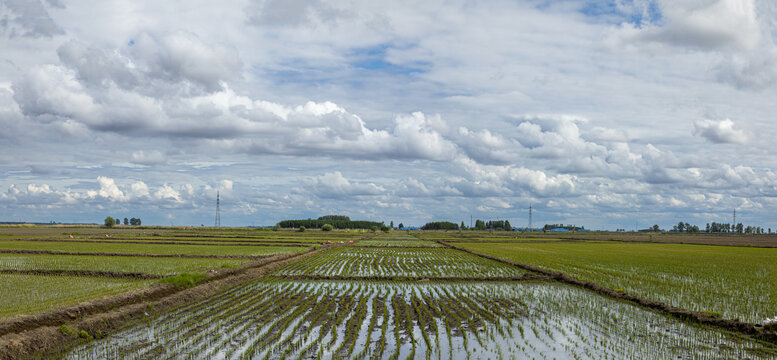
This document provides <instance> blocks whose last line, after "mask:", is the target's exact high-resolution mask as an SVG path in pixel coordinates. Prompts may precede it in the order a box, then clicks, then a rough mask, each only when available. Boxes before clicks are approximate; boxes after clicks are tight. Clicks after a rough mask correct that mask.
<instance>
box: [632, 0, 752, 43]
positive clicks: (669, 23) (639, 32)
mask: <svg viewBox="0 0 777 360" xmlns="http://www.w3.org/2000/svg"><path fill="white" fill-rule="evenodd" d="M658 3H659V6H660V9H661V15H662V19H661V23H659V24H649V25H647V26H642V27H632V26H630V25H624V28H623V29H622V30H623V33H622V35H623V36H624V39H625V40H627V41H636V42H645V43H657V44H667V45H673V46H682V47H690V48H698V49H736V50H749V49H753V48H754V47H755V46H756V45H757V44H758V42H759V40H760V36H761V30H760V26H759V22H758V18H757V16H756V6H755V1H754V0H686V1H659V2H658ZM643 25H644V24H643Z"/></svg>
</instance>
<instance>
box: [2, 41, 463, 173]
mask: <svg viewBox="0 0 777 360" xmlns="http://www.w3.org/2000/svg"><path fill="white" fill-rule="evenodd" d="M60 50H61V51H60V55H61V56H63V57H65V58H66V59H67V61H66V64H69V65H68V66H61V65H59V66H58V65H46V66H43V67H39V68H35V69H33V70H31V71H29V72H28V73H27V74H26V75H25V76H24V77H23V78H22V79H21V80H19V81H17V82H15V83H14V84H13V90H14V95H13V96H14V99H15V100H16V102H17V103H18V104H19V107H20V109H21V110H22V111H23V113H24V114H26V115H27V116H29V117H31V118H33V119H35V120H37V121H38V122H41V123H44V124H52V123H53V124H55V125H57V126H60V127H72V126H73V125H76V124H80V125H82V126H85V127H87V128H88V129H91V130H94V131H109V132H116V133H120V134H123V135H132V136H141V137H145V136H150V137H160V136H165V137H171V138H206V139H213V140H215V141H214V142H213V143H212V144H214V145H215V146H221V147H223V148H224V149H225V150H228V151H239V152H246V153H254V154H256V153H270V154H288V155H302V154H312V155H314V156H321V155H328V156H338V157H352V158H394V159H429V160H437V161H442V160H448V159H451V158H452V156H453V155H454V154H455V153H456V151H457V147H456V145H455V144H453V143H452V142H451V141H449V140H448V139H446V138H445V137H444V136H443V135H441V134H440V133H439V132H438V131H437V129H439V128H443V127H444V122H443V121H442V120H441V119H440V118H439V116H431V117H429V116H426V115H425V114H423V113H420V112H415V113H412V114H410V115H400V116H397V117H396V118H395V119H394V127H393V129H391V130H390V131H387V130H378V129H370V128H368V127H367V125H366V124H365V122H364V121H363V120H362V119H361V118H360V117H359V116H357V115H355V114H352V113H349V112H348V111H346V110H345V109H344V108H342V107H340V106H338V105H337V104H334V103H332V102H321V103H316V102H312V101H309V102H307V103H305V104H303V105H298V106H285V105H282V104H278V103H273V102H268V101H263V100H254V99H251V98H249V97H247V96H242V95H238V94H236V93H235V92H234V91H233V90H232V89H230V88H229V87H228V86H227V85H226V84H225V83H221V86H222V87H223V88H222V89H221V90H219V91H216V92H212V93H206V94H196V95H194V96H183V97H179V96H176V97H169V96H156V95H154V94H153V92H151V93H147V92H146V91H145V89H138V88H133V87H132V86H133V85H132V84H135V83H144V84H145V83H154V82H155V81H157V80H155V79H154V76H156V75H154V74H153V73H142V72H141V73H138V72H135V71H134V70H133V69H132V68H130V67H129V65H128V64H129V63H130V62H129V61H125V60H121V59H118V60H117V59H114V58H111V57H108V58H105V56H104V55H106V53H105V52H100V51H90V50H88V49H84V48H83V47H82V46H81V45H78V44H73V43H68V44H66V45H63V47H62V48H60ZM71 53H77V54H82V55H72V56H71V55H65V54H71ZM83 54H86V55H83ZM89 54H97V55H94V57H97V58H100V59H98V60H95V61H94V63H95V64H92V63H93V62H92V61H83V60H84V58H85V57H86V58H87V59H88V58H89V56H90V55H89ZM71 57H72V58H73V59H72V60H71ZM82 65H83V66H82ZM101 66H102V68H101ZM73 67H75V68H73ZM82 67H83V68H84V69H88V71H84V70H83V69H82ZM122 67H123V68H122ZM117 69H118V70H117ZM121 69H123V70H126V71H123V70H121ZM138 76H140V77H141V79H142V81H138V80H136V78H137V77H138ZM178 95H180V94H178ZM132 161H133V162H134V163H138V164H143V165H150V164H158V163H163V162H164V157H163V156H161V154H159V153H154V152H150V153H143V152H137V153H135V154H133V158H132Z"/></svg>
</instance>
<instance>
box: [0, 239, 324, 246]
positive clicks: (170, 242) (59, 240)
mask: <svg viewBox="0 0 777 360" xmlns="http://www.w3.org/2000/svg"><path fill="white" fill-rule="evenodd" d="M3 241H43V242H70V243H95V244H143V245H206V246H286V245H278V244H257V243H247V244H234V243H233V244H219V243H205V242H203V243H200V242H181V241H129V240H73V239H52V238H49V239H0V246H2V242H3ZM313 245H315V244H310V245H301V244H289V245H288V246H289V247H295V246H296V247H311V246H313Z"/></svg>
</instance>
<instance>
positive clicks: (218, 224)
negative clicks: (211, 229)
mask: <svg viewBox="0 0 777 360" xmlns="http://www.w3.org/2000/svg"><path fill="white" fill-rule="evenodd" d="M215 227H217V228H220V227H221V204H220V200H219V192H218V191H216V224H215Z"/></svg>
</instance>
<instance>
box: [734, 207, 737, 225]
mask: <svg viewBox="0 0 777 360" xmlns="http://www.w3.org/2000/svg"><path fill="white" fill-rule="evenodd" d="M734 226H737V208H734Z"/></svg>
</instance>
